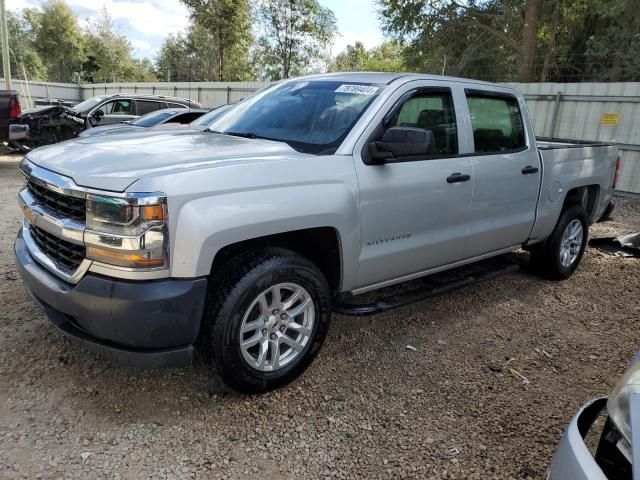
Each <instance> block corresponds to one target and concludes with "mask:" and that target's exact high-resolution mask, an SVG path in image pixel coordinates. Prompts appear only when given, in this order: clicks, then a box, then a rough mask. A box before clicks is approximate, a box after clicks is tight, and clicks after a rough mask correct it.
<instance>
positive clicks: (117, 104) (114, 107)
mask: <svg viewBox="0 0 640 480" xmlns="http://www.w3.org/2000/svg"><path fill="white" fill-rule="evenodd" d="M100 110H102V111H103V112H104V114H105V115H131V100H113V101H111V102H107V103H105V104H104V105H102V106H101V107H100Z"/></svg>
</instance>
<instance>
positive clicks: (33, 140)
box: [9, 105, 86, 152]
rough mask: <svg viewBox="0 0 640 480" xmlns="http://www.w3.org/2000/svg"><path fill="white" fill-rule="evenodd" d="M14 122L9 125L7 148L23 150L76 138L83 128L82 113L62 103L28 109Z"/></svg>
mask: <svg viewBox="0 0 640 480" xmlns="http://www.w3.org/2000/svg"><path fill="white" fill-rule="evenodd" d="M17 121H18V122H20V123H14V124H11V125H10V126H9V138H10V140H11V141H10V142H9V148H11V149H12V150H19V151H22V152H27V151H29V150H32V149H34V148H37V147H40V146H42V145H49V144H51V143H57V142H61V141H63V140H69V139H71V138H75V137H77V136H78V134H79V133H80V132H81V131H83V130H84V129H85V128H86V126H85V123H86V119H85V118H83V116H82V114H80V113H78V112H76V111H74V110H73V109H71V108H69V107H65V106H63V105H54V106H44V107H36V108H32V109H29V110H27V111H25V112H24V113H23V114H22V115H21V116H20V118H19V119H18V120H17Z"/></svg>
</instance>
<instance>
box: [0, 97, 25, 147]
mask: <svg viewBox="0 0 640 480" xmlns="http://www.w3.org/2000/svg"><path fill="white" fill-rule="evenodd" d="M21 113H22V109H21V107H20V97H19V96H18V92H16V91H15V90H0V142H2V143H3V144H4V145H7V143H8V141H9V124H10V123H11V122H12V121H14V120H15V119H16V118H18V117H19V116H20V114H21Z"/></svg>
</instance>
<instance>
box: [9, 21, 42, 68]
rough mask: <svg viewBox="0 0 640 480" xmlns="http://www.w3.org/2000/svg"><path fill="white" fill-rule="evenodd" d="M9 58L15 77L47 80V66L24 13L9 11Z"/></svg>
mask: <svg viewBox="0 0 640 480" xmlns="http://www.w3.org/2000/svg"><path fill="white" fill-rule="evenodd" d="M7 27H8V30H9V39H10V40H9V47H10V52H9V60H10V61H11V73H12V74H13V77H14V78H25V76H26V78H27V79H29V80H45V79H46V78H47V67H46V66H45V65H44V63H43V61H42V59H41V58H40V55H39V54H38V52H37V50H36V48H35V35H34V32H33V30H32V28H31V24H30V22H29V21H28V20H27V18H26V17H25V15H24V14H23V13H14V12H7Z"/></svg>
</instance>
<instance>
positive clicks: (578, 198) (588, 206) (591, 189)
mask: <svg viewBox="0 0 640 480" xmlns="http://www.w3.org/2000/svg"><path fill="white" fill-rule="evenodd" d="M599 198H600V185H583V186H579V187H574V188H572V189H571V190H569V191H568V192H567V194H566V195H565V198H564V202H563V204H562V209H561V210H560V214H562V212H564V211H566V210H567V209H569V208H571V207H573V206H575V205H580V206H582V207H583V208H584V209H585V211H586V212H587V220H588V221H589V223H590V224H591V223H593V222H595V220H596V219H595V215H596V213H597V206H598V199H599Z"/></svg>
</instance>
